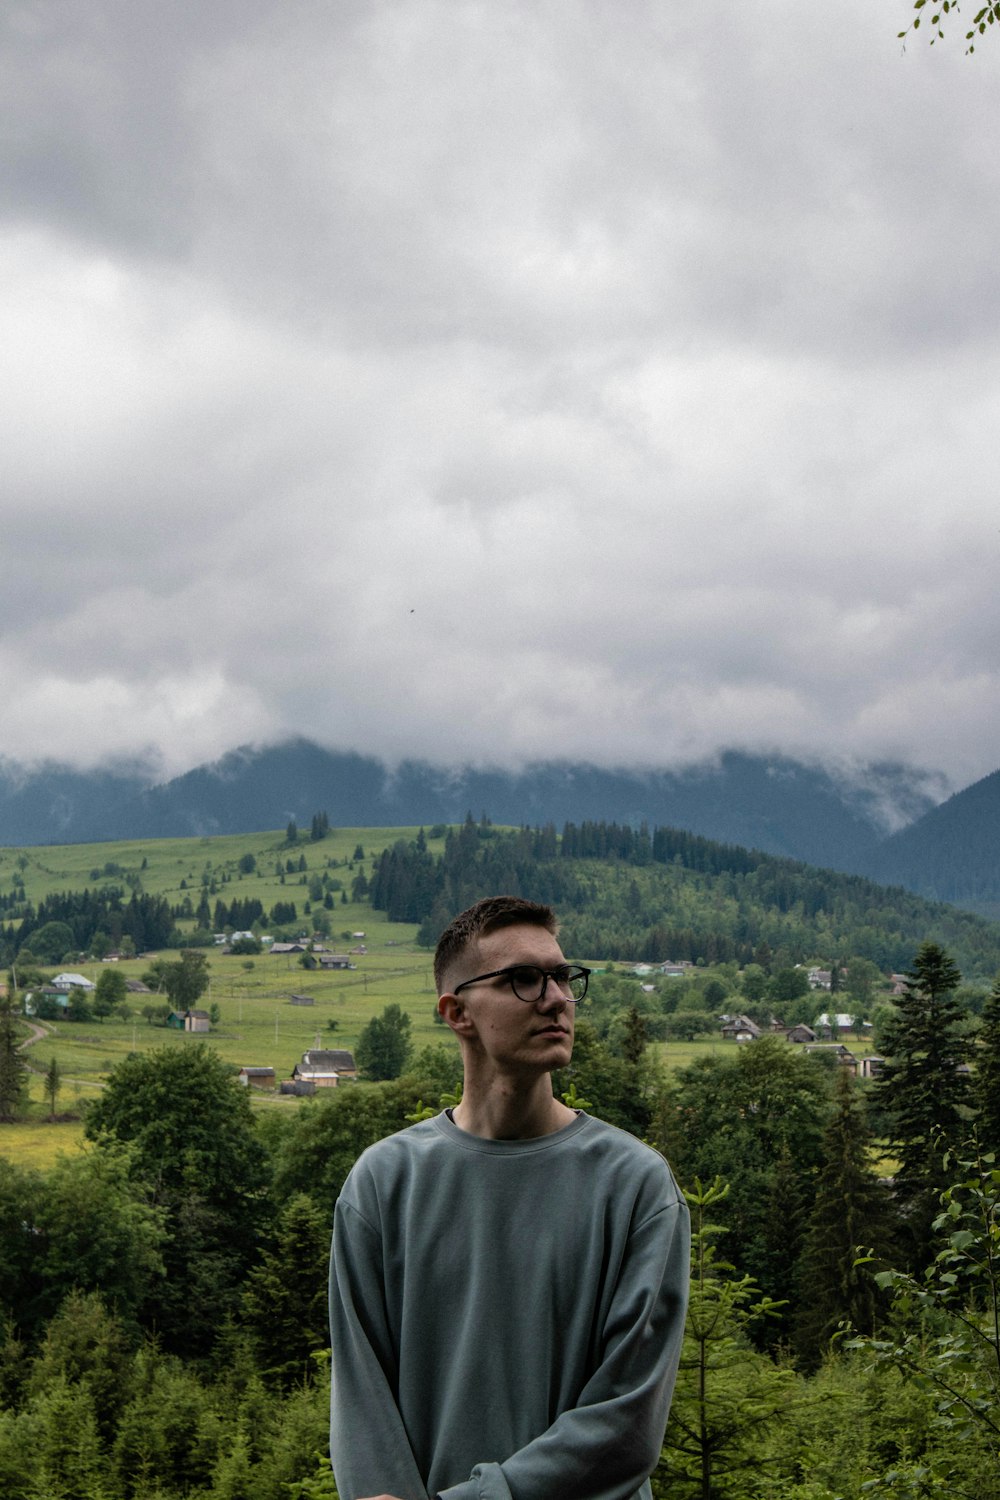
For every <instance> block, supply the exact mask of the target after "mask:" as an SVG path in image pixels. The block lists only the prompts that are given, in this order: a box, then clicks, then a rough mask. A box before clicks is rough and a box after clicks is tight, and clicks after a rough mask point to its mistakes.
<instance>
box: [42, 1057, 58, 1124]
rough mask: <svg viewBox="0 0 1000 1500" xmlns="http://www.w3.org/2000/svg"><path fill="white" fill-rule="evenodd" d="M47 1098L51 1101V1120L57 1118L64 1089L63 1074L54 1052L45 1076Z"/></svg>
mask: <svg viewBox="0 0 1000 1500" xmlns="http://www.w3.org/2000/svg"><path fill="white" fill-rule="evenodd" d="M44 1088H45V1097H46V1099H47V1100H48V1101H49V1119H50V1120H54V1119H55V1117H56V1100H57V1099H58V1098H59V1090H60V1089H61V1088H62V1074H61V1073H60V1071H59V1060H58V1058H57V1057H56V1055H55V1053H54V1052H53V1054H52V1056H51V1057H50V1059H49V1066H48V1069H47V1071H46V1074H45V1084H44Z"/></svg>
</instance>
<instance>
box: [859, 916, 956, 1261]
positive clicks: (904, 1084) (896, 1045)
mask: <svg viewBox="0 0 1000 1500" xmlns="http://www.w3.org/2000/svg"><path fill="white" fill-rule="evenodd" d="M961 978H962V976H961V974H960V972H959V970H958V968H957V966H956V965H955V964H954V963H953V962H952V960H951V958H950V957H949V955H948V954H947V953H946V952H945V950H944V949H943V948H940V947H939V946H938V945H937V944H936V943H923V944H921V947H920V949H919V951H918V953H917V956H916V958H915V959H914V963H913V968H912V969H911V970H909V972H908V974H907V977H906V989H905V992H904V993H903V995H902V996H900V998H899V1000H898V1002H897V1006H896V1014H895V1015H894V1016H893V1018H892V1020H891V1021H890V1022H889V1025H888V1027H887V1030H886V1041H885V1052H886V1063H885V1069H884V1072H883V1075H882V1077H881V1078H880V1079H879V1082H878V1084H877V1089H878V1102H879V1104H880V1105H881V1107H882V1109H883V1110H884V1112H885V1115H886V1118H887V1120H888V1122H889V1129H890V1143H889V1144H890V1150H891V1151H892V1154H893V1155H894V1156H895V1157H896V1159H897V1160H898V1162H899V1169H898V1171H897V1173H896V1177H895V1196H896V1201H897V1203H898V1205H899V1208H900V1212H901V1214H902V1217H903V1220H904V1228H905V1232H906V1237H907V1239H908V1240H909V1257H908V1258H909V1261H910V1263H911V1265H913V1266H915V1267H916V1266H922V1265H924V1264H925V1263H926V1259H927V1256H928V1254H929V1253H930V1252H929V1247H930V1240H931V1225H932V1224H933V1222H934V1219H935V1218H936V1217H937V1213H938V1210H939V1202H940V1196H941V1193H942V1192H943V1190H944V1189H945V1188H946V1187H947V1186H948V1175H947V1172H946V1170H945V1167H944V1163H943V1158H944V1155H945V1152H947V1151H949V1150H953V1149H954V1148H955V1147H956V1146H958V1145H959V1143H960V1142H961V1140H962V1139H963V1137H964V1136H965V1135H966V1134H967V1131H968V1118H969V1108H968V1105H969V1102H970V1098H969V1093H970V1091H969V1085H968V1079H967V1075H966V1074H965V1072H964V1071H960V1069H961V1068H962V1064H963V1063H965V1062H967V1061H968V1057H969V1051H970V1047H969V1043H968V1040H967V1038H966V1035H965V1032H964V1022H965V1021H966V1019H967V1018H966V1012H965V1011H964V1010H963V1008H962V1006H961V1004H960V1003H959V1002H958V1001H957V1000H956V999H955V994H954V992H955V990H956V989H957V988H958V985H959V983H960V982H961Z"/></svg>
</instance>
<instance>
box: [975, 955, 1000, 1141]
mask: <svg viewBox="0 0 1000 1500" xmlns="http://www.w3.org/2000/svg"><path fill="white" fill-rule="evenodd" d="M977 1041H978V1047H977V1049H976V1081H975V1100H976V1104H977V1106H978V1110H979V1113H978V1116H977V1122H976V1123H977V1127H978V1131H979V1139H980V1141H981V1142H982V1145H983V1147H984V1149H985V1150H987V1151H995V1152H996V1153H997V1159H998V1160H1000V979H998V980H997V982H996V983H995V984H994V986H993V989H992V991H991V993H990V995H989V997H988V998H987V1001H986V1004H985V1005H984V1006H983V1017H982V1025H981V1027H980V1030H979V1036H978V1038H977Z"/></svg>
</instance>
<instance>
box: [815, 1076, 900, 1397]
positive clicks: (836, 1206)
mask: <svg viewBox="0 0 1000 1500" xmlns="http://www.w3.org/2000/svg"><path fill="white" fill-rule="evenodd" d="M869 1145H870V1136H869V1132H868V1129H867V1126H866V1124H865V1119H864V1113H863V1109H862V1106H861V1102H860V1099H859V1097H858V1091H857V1085H856V1084H855V1082H854V1080H853V1078H852V1077H851V1076H850V1073H849V1072H848V1070H847V1069H846V1068H841V1069H840V1071H839V1073H838V1077H837V1088H836V1109H835V1111H834V1114H833V1117H832V1119H831V1120H830V1123H829V1125H828V1126H827V1128H826V1132H825V1134H824V1137H823V1166H822V1168H821V1171H820V1179H819V1189H818V1191H817V1194H816V1201H815V1203H814V1205H813V1210H812V1213H811V1214H810V1216H809V1223H808V1226H807V1229H806V1235H805V1242H804V1244H803V1247H802V1256H801V1259H800V1261H799V1267H798V1275H797V1278H796V1279H797V1283H798V1291H799V1294H798V1299H797V1301H798V1307H797V1311H796V1315H795V1320H794V1323H795V1346H796V1350H797V1353H798V1356H799V1360H800V1363H801V1364H803V1365H804V1366H805V1367H806V1368H815V1367H816V1366H818V1365H819V1363H820V1360H821V1358H822V1355H823V1353H824V1351H825V1349H826V1347H827V1346H828V1344H829V1342H830V1339H831V1338H832V1336H833V1335H834V1334H835V1333H836V1331H837V1327H838V1324H840V1323H841V1322H846V1323H850V1324H851V1326H852V1327H853V1328H854V1329H855V1330H856V1331H857V1332H858V1333H862V1334H870V1333H873V1332H874V1330H875V1326H876V1322H877V1320H878V1300H879V1299H878V1289H877V1287H876V1285H875V1282H874V1280H873V1279H872V1276H871V1274H870V1272H868V1271H867V1270H864V1269H862V1268H860V1267H859V1266H858V1264H857V1261H858V1255H859V1249H860V1248H864V1249H866V1250H868V1251H870V1252H871V1253H872V1254H873V1255H874V1256H875V1257H876V1258H877V1259H880V1260H883V1259H886V1258H888V1257H889V1256H890V1255H891V1253H892V1250H893V1248H894V1243H893V1242H894V1228H895V1225H894V1218H893V1214H892V1208H891V1199H890V1196H889V1192H888V1190H887V1188H886V1187H885V1186H884V1185H883V1184H882V1183H880V1182H879V1180H878V1177H877V1176H876V1174H875V1172H874V1171H873V1170H872V1167H871V1165H870V1162H869V1159H868V1148H869Z"/></svg>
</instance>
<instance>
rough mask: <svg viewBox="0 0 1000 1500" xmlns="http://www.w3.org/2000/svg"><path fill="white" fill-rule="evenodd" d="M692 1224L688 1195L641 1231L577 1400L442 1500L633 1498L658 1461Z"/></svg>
mask: <svg viewBox="0 0 1000 1500" xmlns="http://www.w3.org/2000/svg"><path fill="white" fill-rule="evenodd" d="M690 1246H691V1235H690V1220H689V1215H688V1211H687V1205H686V1204H685V1203H684V1202H683V1200H681V1201H679V1202H677V1203H674V1204H671V1205H669V1206H668V1207H665V1208H663V1209H661V1210H660V1211H659V1212H657V1213H655V1214H654V1215H653V1216H652V1217H651V1218H650V1219H648V1220H646V1222H645V1223H644V1224H642V1225H640V1226H639V1227H638V1228H636V1229H635V1230H634V1231H633V1233H632V1235H631V1236H630V1239H629V1246H628V1252H627V1255H626V1257H625V1259H624V1261H623V1264H622V1267H621V1272H620V1275H619V1278H618V1281H617V1285H616V1288H615V1294H614V1297H613V1299H612V1302H611V1306H610V1308H609V1310H608V1315H607V1317H606V1319H605V1324H604V1329H603V1339H602V1347H601V1359H600V1363H599V1364H598V1367H597V1368H596V1370H595V1371H594V1373H593V1375H592V1376H591V1378H590V1379H589V1380H588V1381H587V1384H586V1385H585V1387H584V1389H583V1390H582V1391H581V1392H580V1397H579V1400H578V1402H577V1404H576V1406H574V1407H573V1408H572V1410H570V1411H565V1412H563V1413H562V1415H561V1416H559V1417H557V1418H556V1420H555V1421H554V1422H553V1423H552V1425H551V1427H549V1428H548V1429H547V1431H545V1432H543V1433H541V1434H540V1436H539V1437H537V1438H535V1439H534V1440H533V1441H532V1442H530V1443H528V1444H527V1445H526V1446H525V1447H523V1448H521V1449H519V1450H518V1452H516V1453H513V1454H511V1455H510V1456H509V1457H508V1458H506V1459H504V1460H503V1461H502V1462H500V1463H483V1464H478V1465H477V1466H476V1468H475V1469H474V1470H473V1471H472V1477H471V1478H470V1479H468V1480H465V1481H463V1482H462V1483H461V1484H456V1485H451V1486H449V1488H448V1489H446V1490H442V1491H441V1495H440V1500H511V1497H512V1495H516V1496H517V1500H553V1497H555V1496H572V1497H573V1500H631V1497H632V1496H634V1495H635V1493H636V1491H637V1490H638V1489H639V1488H640V1486H641V1485H642V1484H643V1482H644V1481H645V1480H646V1479H648V1477H649V1475H650V1474H651V1473H652V1471H653V1469H654V1468H655V1467H656V1464H657V1462H658V1460H659V1456H660V1450H661V1448H662V1445H663V1434H664V1431H665V1429H666V1425H667V1416H668V1414H669V1410H670V1397H671V1395H672V1393H673V1387H674V1380H675V1378H676V1375H677V1366H678V1363H679V1361H680V1353H681V1343H682V1340H683V1337H684V1317H685V1312H686V1309H687V1291H688V1283H689V1279H690Z"/></svg>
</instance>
